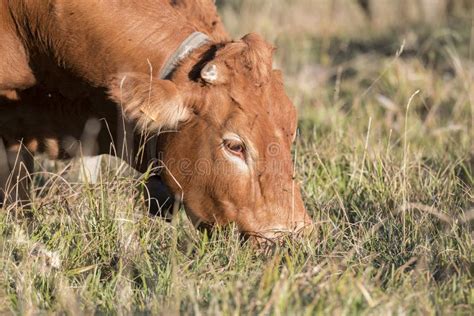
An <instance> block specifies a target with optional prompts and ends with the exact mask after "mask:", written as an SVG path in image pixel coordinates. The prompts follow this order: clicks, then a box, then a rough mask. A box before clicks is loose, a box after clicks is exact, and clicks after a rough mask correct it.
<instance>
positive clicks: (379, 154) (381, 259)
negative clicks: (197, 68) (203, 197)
mask: <svg viewBox="0 0 474 316" xmlns="http://www.w3.org/2000/svg"><path fill="white" fill-rule="evenodd" d="M422 2H423V1H420V3H422ZM425 2H426V1H425ZM438 2H439V3H444V1H433V2H432V3H438ZM385 3H386V5H387V6H386V7H383V6H382V7H381V8H380V7H378V8H377V7H374V8H373V10H372V11H371V12H370V14H367V13H365V12H364V11H363V10H361V9H360V7H359V6H358V5H357V4H356V3H355V1H350V0H338V1H336V0H334V1H329V0H294V1H293V0H291V1H290V0H272V1H263V0H258V1H255V0H253V1H252V0H231V1H218V5H219V10H220V12H221V16H222V17H223V20H224V22H225V24H226V25H227V27H228V30H229V31H230V32H231V33H232V34H233V35H235V36H236V37H237V36H241V35H243V34H245V33H247V32H250V31H255V32H259V33H261V34H263V35H264V36H265V37H266V38H267V39H268V40H269V41H271V42H272V43H274V44H275V46H277V47H278V49H277V51H276V56H275V66H276V67H278V68H281V69H283V71H284V73H285V82H286V86H287V91H288V93H289V95H290V96H291V98H292V99H293V101H294V103H295V105H296V106H297V107H298V110H299V134H298V137H297V140H296V144H295V146H294V155H295V161H296V165H297V175H298V178H299V180H300V181H301V182H302V184H303V185H302V190H303V196H304V201H305V203H306V207H307V209H308V211H309V213H310V214H311V216H312V218H313V219H314V222H315V229H314V231H313V234H312V235H310V236H307V237H304V238H301V239H297V240H288V241H287V242H286V243H285V244H283V245H278V246H275V247H273V248H270V249H267V250H266V251H256V249H255V248H254V247H252V246H251V245H250V244H248V243H242V242H241V241H240V239H239V236H238V234H237V233H236V230H235V229H233V228H232V227H231V228H228V229H222V230H219V231H217V232H215V233H214V234H212V235H211V236H208V235H207V234H204V233H201V232H198V231H196V230H195V229H194V228H193V227H192V226H191V224H190V223H189V221H188V220H187V218H186V216H185V214H184V212H180V214H179V216H177V217H176V218H175V219H174V220H173V223H172V224H169V223H166V222H164V221H163V220H160V219H158V218H154V217H153V216H149V215H148V214H146V212H145V205H144V202H143V201H142V200H141V198H140V196H141V195H140V192H139V189H138V187H139V186H138V184H139V180H137V179H136V178H133V177H131V176H129V177H126V176H124V175H120V176H117V175H115V173H114V172H112V170H111V172H105V173H104V174H103V175H102V178H101V179H102V181H101V183H100V184H98V185H88V184H78V183H77V179H76V178H75V177H74V170H73V172H64V170H63V168H64V163H53V162H51V161H47V160H44V159H42V158H38V159H37V162H38V163H37V173H36V174H35V188H34V189H35V192H36V196H35V198H34V199H33V202H32V209H31V210H28V211H25V210H21V209H19V208H17V207H7V208H6V209H5V210H2V211H1V212H0V312H1V313H2V314H3V313H19V314H31V315H33V314H37V313H41V312H46V313H49V312H54V313H61V312H66V313H69V314H72V315H73V314H81V311H85V312H87V313H92V312H106V313H109V312H113V313H118V314H129V313H131V312H145V313H146V312H150V313H152V314H162V315H168V314H178V313H184V314H187V313H190V314H197V315H200V314H212V315H213V314H216V315H221V314H224V315H228V314H231V315H234V314H262V315H266V314H276V315H280V314H289V315H311V314H334V315H340V314H345V315H352V314H372V315H380V314H382V315H383V314H466V315H468V314H471V315H472V313H473V312H474V289H473V287H474V279H473V273H474V265H473V261H474V246H473V237H474V234H473V232H472V228H473V221H474V203H473V194H474V192H473V185H474V177H473V171H474V149H473V137H474V134H473V129H472V127H473V126H472V124H473V122H474V8H473V7H472V5H470V2H469V1H464V2H463V1H462V0H460V1H454V2H453V3H454V4H452V5H451V7H450V9H449V12H448V10H445V9H443V10H438V11H436V10H432V11H429V12H428V11H427V10H426V8H425V9H423V8H422V7H421V6H419V7H413V6H411V7H410V3H418V2H416V1H412V2H410V1H391V2H390V1H386V2H385ZM389 4H390V5H391V6H392V7H389ZM402 4H403V5H402ZM69 169H71V168H69ZM51 171H55V172H56V173H52V172H51ZM134 184H137V185H134Z"/></svg>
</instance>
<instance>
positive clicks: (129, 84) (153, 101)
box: [110, 73, 190, 131]
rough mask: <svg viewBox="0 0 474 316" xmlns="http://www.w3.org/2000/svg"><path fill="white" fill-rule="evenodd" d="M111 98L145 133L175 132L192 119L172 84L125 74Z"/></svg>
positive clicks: (116, 82)
mask: <svg viewBox="0 0 474 316" xmlns="http://www.w3.org/2000/svg"><path fill="white" fill-rule="evenodd" d="M110 95H111V98H112V99H113V100H114V101H115V102H117V103H118V104H119V105H120V106H121V108H122V109H123V110H124V113H125V116H126V117H127V118H128V119H131V120H133V121H136V122H137V124H138V126H139V128H140V129H141V130H142V131H145V130H146V131H159V130H163V129H174V128H176V127H177V126H178V124H179V123H180V122H182V121H185V120H187V119H188V118H189V115H190V111H189V109H188V108H186V106H185V105H184V101H183V99H184V98H183V96H182V95H181V93H180V91H179V90H178V87H177V86H176V84H175V83H173V82H172V81H169V80H160V79H154V78H151V77H150V76H148V75H145V74H135V73H126V74H121V75H119V76H117V77H116V78H115V79H113V80H112V83H111V86H110Z"/></svg>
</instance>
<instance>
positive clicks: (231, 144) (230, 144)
mask: <svg viewBox="0 0 474 316" xmlns="http://www.w3.org/2000/svg"><path fill="white" fill-rule="evenodd" d="M223 146H224V147H225V149H227V150H228V151H229V152H230V153H232V154H233V155H236V156H240V157H241V158H244V156H245V151H246V150H245V145H244V144H243V143H242V141H240V140H236V139H225V140H224V142H223Z"/></svg>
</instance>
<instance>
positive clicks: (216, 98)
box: [0, 0, 309, 235]
mask: <svg viewBox="0 0 474 316" xmlns="http://www.w3.org/2000/svg"><path fill="white" fill-rule="evenodd" d="M206 1H207V0H200V1H191V0H181V1H172V2H170V1H168V0H166V1H165V0H155V1H151V0H144V1H93V0H81V1H61V0H57V1H48V2H43V1H41V2H39V1H28V0H23V1H6V0H4V1H2V2H0V5H1V6H2V8H1V11H0V14H1V15H0V23H1V24H0V34H3V35H0V36H3V37H4V41H3V42H2V46H1V47H0V54H1V56H4V57H5V58H2V61H1V62H0V136H1V139H2V142H3V143H4V146H5V147H6V153H7V156H8V161H7V164H8V165H9V168H10V171H11V172H12V173H13V175H16V176H17V178H18V179H20V178H21V177H22V176H23V175H24V174H27V172H28V169H29V168H31V163H30V162H28V160H29V159H28V158H27V157H28V153H27V154H24V153H25V152H27V151H29V152H36V151H45V152H47V153H48V154H49V155H50V156H51V157H52V158H66V157H70V156H74V155H79V154H81V155H96V154H103V153H108V154H115V155H117V156H119V157H121V158H123V159H125V160H126V161H127V162H129V163H130V164H131V165H132V166H133V167H134V168H136V169H137V170H139V171H142V172H143V171H145V170H146V169H147V168H149V166H150V161H152V160H153V159H154V158H156V157H157V156H158V155H160V156H162V157H164V159H163V162H164V164H165V165H166V167H167V168H166V170H169V172H167V173H165V174H163V180H164V182H165V183H166V185H167V187H168V188H170V190H171V192H172V193H173V194H181V195H182V196H184V203H185V205H186V208H187V212H188V215H189V216H190V218H191V219H192V220H193V221H194V222H195V223H197V224H198V223H202V222H203V223H205V224H225V223H228V222H231V221H234V222H237V224H238V225H239V228H240V229H241V230H242V231H246V232H252V233H253V232H261V231H264V230H265V229H266V227H264V226H265V225H267V226H268V225H271V226H272V227H280V228H284V229H283V230H293V228H295V227H302V226H305V225H306V223H307V222H309V218H308V217H307V215H306V212H305V210H304V207H303V205H302V201H301V196H300V194H299V188H298V187H297V186H296V189H295V184H294V181H293V174H292V164H291V156H290V155H289V154H290V152H289V146H290V145H291V138H292V136H291V135H293V134H294V129H295V126H282V125H287V122H285V119H279V118H278V117H276V116H275V115H276V114H275V113H277V112H278V113H280V114H285V112H286V114H288V115H291V116H292V117H293V120H294V117H295V115H294V107H293V106H292V104H291V103H290V102H289V100H288V99H287V97H286V95H285V94H284V92H283V87H282V84H281V78H279V77H280V75H279V74H276V73H275V72H274V71H272V70H271V51H272V48H270V47H269V46H268V44H266V43H264V42H263V40H261V39H260V38H259V37H256V36H253V35H252V36H248V37H245V38H243V39H242V40H240V41H237V42H232V41H228V39H227V38H228V35H227V34H226V32H225V30H224V29H223V27H222V26H221V24H220V21H219V20H216V16H217V15H216V14H215V7H214V6H212V7H211V8H212V10H210V11H206V10H202V11H199V12H201V13H202V12H209V14H210V18H209V21H211V22H208V21H207V18H206V16H205V14H196V16H195V17H190V14H191V13H192V12H193V11H196V12H197V9H196V8H201V9H202V8H203V6H204V7H205V5H210V4H209V3H207V4H206ZM217 18H218V17H217ZM1 31H3V32H1ZM196 31H200V32H203V33H207V34H209V37H210V40H209V42H208V43H206V44H205V45H202V46H201V47H199V48H197V49H196V50H195V51H193V52H192V53H190V55H189V56H187V57H186V58H185V59H184V60H182V62H181V63H180V65H179V66H178V67H177V69H175V70H174V71H173V73H172V74H171V75H170V77H169V78H167V80H163V79H159V78H157V74H158V73H159V71H160V70H161V68H162V67H163V66H164V64H165V63H166V61H167V60H168V59H169V58H170V57H171V56H172V55H173V53H174V52H175V51H176V50H177V48H178V47H179V46H180V44H181V43H182V42H183V41H184V40H185V39H186V38H187V37H189V35H190V34H192V33H193V32H196ZM244 95H248V96H253V100H252V102H250V103H251V106H252V108H253V110H251V111H244V112H245V113H251V115H252V117H248V115H247V114H245V115H244V114H242V113H244V112H242V111H241V110H239V108H243V107H245V106H250V105H248V104H247V103H249V102H247V100H245V97H244ZM274 96H278V102H277V103H278V104H277V105H275V107H274V110H271V109H270V110H269V109H265V107H268V106H270V103H272V102H271V100H270V99H271V98H272V97H274ZM234 103H235V106H232V104H234ZM260 103H262V104H264V107H262V106H260ZM211 104H214V105H215V106H216V107H215V108H212V107H211ZM235 111H239V112H238V113H233V112H235ZM241 112H242V113H241ZM260 112H261V113H260ZM229 115H230V117H229ZM246 115H247V116H246ZM257 118H258V123H257V124H255V120H256V119H257ZM91 119H92V121H91ZM97 119H99V121H96V120H97ZM250 119H251V120H254V123H253V126H252V128H250V127H249V120H250ZM225 122H228V123H229V124H233V125H235V124H239V125H242V126H243V127H242V128H243V130H245V133H247V135H248V136H246V137H247V138H249V140H248V143H247V144H244V143H243V141H244V139H243V138H244V137H242V139H241V138H240V136H236V138H238V139H237V140H235V141H233V140H232V137H234V136H233V135H238V134H237V129H236V126H234V127H232V128H231V127H230V126H229V127H227V128H226V129H225V130H224V127H223V126H224V125H225ZM292 124H293V125H294V122H293V123H292ZM214 125H215V127H213V126H214ZM170 130H171V131H179V132H175V133H160V132H163V131H170ZM265 130H271V131H273V132H274V133H273V134H272V135H269V137H267V136H266V135H265V133H266V131H265ZM231 131H234V132H231ZM208 134H209V135H208ZM126 135H128V137H127V136H126ZM156 135H159V136H156ZM228 135H230V136H228ZM155 137H157V138H155ZM229 137H230V138H229ZM262 137H263V139H264V142H261V141H259V140H258V139H259V138H262ZM150 138H155V140H154V141H153V142H150V141H149V139H150ZM190 138H191V139H192V138H194V139H195V142H193V143H191V144H190V143H189V139H190ZM201 138H203V139H201ZM250 138H254V141H251V140H250ZM204 139H205V140H206V142H205V143H202V141H203V140H204ZM185 140H186V141H185ZM269 140H272V141H271V142H269ZM209 142H212V143H209ZM269 144H276V145H277V147H278V148H279V149H278V152H277V153H276V154H275V157H272V156H271V155H270V156H269V155H268V154H267V153H266V151H267V149H268V148H266V147H268V145H269ZM190 145H191V147H190ZM150 146H152V148H150ZM183 146H185V147H187V149H183ZM265 146H266V147H265ZM138 148H141V149H143V148H145V150H141V151H140V152H138ZM217 148H219V149H217ZM190 149H191V152H190ZM183 150H184V152H187V154H186V155H184V156H183ZM206 150H207V152H204V151H206ZM280 150H282V152H280ZM202 157H206V159H207V161H208V162H209V163H211V164H214V165H213V167H215V166H216V165H215V164H216V163H217V162H219V159H221V158H222V161H223V162H224V163H223V165H225V166H226V168H231V169H232V172H230V173H229V172H228V170H226V172H225V173H226V174H232V173H233V172H236V173H235V176H238V177H239V178H241V180H240V182H241V183H240V186H239V188H232V187H229V185H230V183H235V182H236V181H235V180H232V179H226V178H225V177H223V178H222V179H218V178H216V177H219V174H206V175H200V176H198V175H196V173H195V172H194V173H193V172H191V174H187V173H186V174H180V172H181V171H182V170H179V169H176V168H177V167H176V166H175V163H176V161H177V160H183V159H191V161H193V162H194V161H197V160H199V159H200V158H202ZM270 160H272V161H273V160H280V161H281V162H282V164H281V165H280V166H279V167H278V168H279V169H278V170H274V171H270V169H271V168H268V163H269V161H270ZM12 161H13V162H12ZM222 161H221V162H222ZM235 166H238V168H237V169H239V168H240V169H241V170H240V171H239V170H237V171H234V167H235ZM211 169H212V168H211ZM211 169H210V170H211ZM212 170H213V169H212ZM221 171H222V170H221ZM272 172H273V173H272ZM4 173H5V172H4ZM221 174H222V173H221ZM0 177H3V178H5V176H1V175H0ZM14 178H15V177H13V179H14ZM266 178H268V179H266ZM280 178H281V179H280ZM10 179H12V177H10ZM263 179H266V180H263ZM1 181H2V180H1V179H0V186H2V183H1ZM267 181H270V182H272V183H276V184H278V185H279V187H278V188H276V187H275V188H271V187H269V184H267V183H266V182H267ZM3 182H4V184H3V186H4V187H6V184H5V182H6V180H5V179H4V180H3ZM221 182H222V183H221ZM26 186H27V184H23V188H22V189H23V190H20V191H24V192H27V190H26ZM198 188H205V189H206V191H200V189H198ZM242 188H243V189H242ZM280 190H284V191H285V192H290V191H291V193H290V195H291V196H290V195H288V194H287V195H288V199H287V200H288V201H285V203H283V204H282V205H284V206H285V208H286V209H281V206H278V205H279V203H280V202H281V201H278V196H280V195H281V192H280ZM20 191H18V190H17V191H15V192H20ZM209 191H212V192H210V194H209ZM220 191H222V192H220ZM259 192H260V193H259ZM248 194H250V196H249V197H248V198H247V199H248V202H246V203H247V204H245V205H238V204H239V203H240V202H238V200H241V199H242V198H243V196H245V195H248ZM17 195H18V194H17ZM19 195H20V196H17V198H19V199H23V198H25V197H24V196H21V194H19ZM268 199H269V200H270V201H267V202H265V201H266V200H268ZM244 200H245V198H244ZM290 200H291V201H290ZM270 204H271V207H272V208H275V211H274V212H271V213H268V207H269V205H270ZM280 204H281V203H280ZM253 208H255V209H256V210H259V211H258V212H257V211H255V212H254V211H253V210H252V209H253ZM288 209H291V212H288V211H289V210H288ZM264 210H265V211H264ZM243 212H245V214H246V215H245V216H243V215H242V213H243ZM252 212H253V213H255V214H253V213H252ZM265 212H266V213H265ZM285 212H286V213H288V214H286V213H285ZM264 213H265V214H264ZM280 213H281V214H280ZM290 213H291V214H290ZM249 214H250V215H249ZM244 217H245V218H244ZM282 217H285V218H286V219H285V220H283V222H282V219H281V218H282ZM263 218H264V219H263ZM262 220H263V221H264V222H265V223H262ZM290 226H291V227H290ZM266 235H272V234H266Z"/></svg>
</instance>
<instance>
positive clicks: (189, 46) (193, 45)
mask: <svg viewBox="0 0 474 316" xmlns="http://www.w3.org/2000/svg"><path fill="white" fill-rule="evenodd" d="M209 42H210V39H209V36H207V35H206V34H204V33H201V32H193V33H192V34H191V35H189V36H188V37H187V38H186V39H185V40H184V41H183V42H182V43H181V44H180V45H179V46H178V48H177V49H176V50H175V52H174V53H173V54H172V55H171V56H170V57H169V58H168V60H167V61H166V62H165V64H164V66H163V67H162V68H161V70H160V74H159V78H160V79H170V76H171V75H172V74H173V72H174V71H175V70H176V69H177V68H178V66H179V65H180V64H181V62H182V61H183V60H184V59H186V58H187V57H189V55H191V53H192V52H194V51H195V50H197V49H199V48H200V47H202V46H204V45H205V44H207V43H209ZM157 138H158V135H155V136H153V137H151V139H150V140H149V141H148V156H149V158H150V159H151V162H152V163H153V164H154V165H155V166H156V164H157V163H158V151H157V146H158V140H157Z"/></svg>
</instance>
